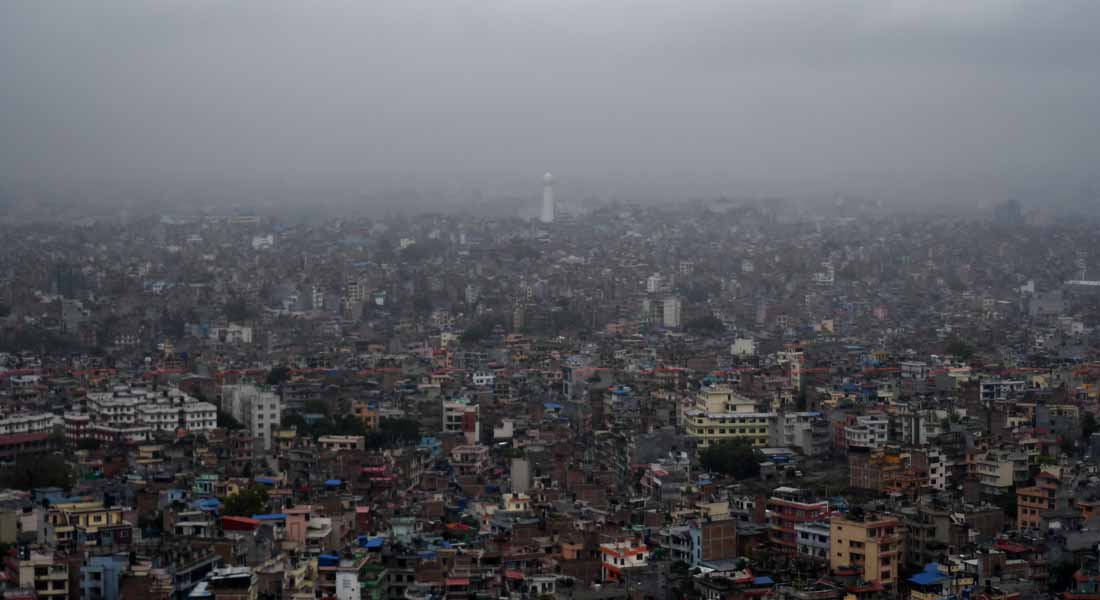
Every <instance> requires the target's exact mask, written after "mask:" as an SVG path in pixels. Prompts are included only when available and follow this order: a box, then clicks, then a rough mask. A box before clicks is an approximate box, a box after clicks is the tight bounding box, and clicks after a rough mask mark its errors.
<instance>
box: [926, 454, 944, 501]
mask: <svg viewBox="0 0 1100 600" xmlns="http://www.w3.org/2000/svg"><path fill="white" fill-rule="evenodd" d="M927 454H928V487H930V488H932V489H934V490H941V491H942V490H946V489H947V476H948V471H949V467H948V464H947V455H945V454H944V453H943V451H942V450H940V449H939V448H938V447H936V446H932V447H931V448H928V450H927Z"/></svg>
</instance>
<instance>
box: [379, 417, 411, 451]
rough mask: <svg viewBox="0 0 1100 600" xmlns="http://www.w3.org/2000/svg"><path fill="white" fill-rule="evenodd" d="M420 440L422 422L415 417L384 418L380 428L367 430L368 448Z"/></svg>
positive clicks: (399, 444)
mask: <svg viewBox="0 0 1100 600" xmlns="http://www.w3.org/2000/svg"><path fill="white" fill-rule="evenodd" d="M418 441H420V423H418V422H417V421H416V420H414V419H388V418H387V419H382V420H381V421H380V422H379V423H378V429H377V430H374V431H368V432H367V447H368V448H385V447H389V446H405V445H409V444H414V443H416V442H418Z"/></svg>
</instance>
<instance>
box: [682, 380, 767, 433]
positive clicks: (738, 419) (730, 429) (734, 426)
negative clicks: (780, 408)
mask: <svg viewBox="0 0 1100 600" xmlns="http://www.w3.org/2000/svg"><path fill="white" fill-rule="evenodd" d="M680 418H681V423H682V424H683V426H684V430H685V431H686V432H687V434H688V435H689V436H691V437H693V438H695V439H696V440H698V444H699V446H701V447H704V448H705V447H707V446H710V445H712V444H717V443H720V442H723V441H725V440H730V439H745V440H748V441H749V443H751V444H752V445H753V446H759V447H765V446H767V445H768V438H769V432H770V429H771V423H772V421H773V420H774V418H775V415H774V414H773V413H768V412H757V410H756V402H755V401H754V400H752V399H750V398H746V397H744V396H742V395H740V394H738V393H736V392H734V391H733V388H731V387H729V386H728V385H715V386H709V387H706V388H703V389H702V390H701V391H700V392H699V393H698V394H696V395H694V396H693V397H691V398H689V399H688V400H687V401H686V402H685V403H684V409H683V410H682V411H681V417H680Z"/></svg>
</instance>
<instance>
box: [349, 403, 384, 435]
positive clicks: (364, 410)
mask: <svg viewBox="0 0 1100 600" xmlns="http://www.w3.org/2000/svg"><path fill="white" fill-rule="evenodd" d="M351 410H352V412H353V413H354V414H355V418H357V419H359V420H360V421H362V422H363V426H364V427H366V428H367V429H378V421H379V417H378V411H376V410H374V409H372V408H371V407H370V404H369V403H367V402H356V403H355V404H353V405H352V407H351Z"/></svg>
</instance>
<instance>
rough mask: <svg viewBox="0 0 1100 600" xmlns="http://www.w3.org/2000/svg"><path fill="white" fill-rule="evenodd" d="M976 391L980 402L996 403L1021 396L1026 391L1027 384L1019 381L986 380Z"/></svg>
mask: <svg viewBox="0 0 1100 600" xmlns="http://www.w3.org/2000/svg"><path fill="white" fill-rule="evenodd" d="M978 389H979V394H980V396H979V397H980V398H981V400H982V402H997V401H1004V400H1009V399H1011V398H1015V397H1016V396H1018V395H1020V394H1022V393H1023V392H1024V390H1025V389H1027V382H1026V381H1023V380H1019V379H1013V380H1007V379H987V380H985V381H982V382H981V383H980V384H979V386H978Z"/></svg>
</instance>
